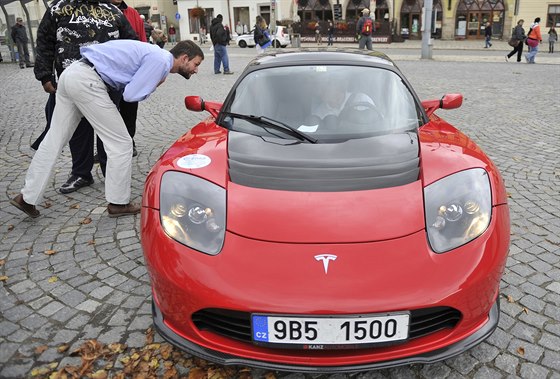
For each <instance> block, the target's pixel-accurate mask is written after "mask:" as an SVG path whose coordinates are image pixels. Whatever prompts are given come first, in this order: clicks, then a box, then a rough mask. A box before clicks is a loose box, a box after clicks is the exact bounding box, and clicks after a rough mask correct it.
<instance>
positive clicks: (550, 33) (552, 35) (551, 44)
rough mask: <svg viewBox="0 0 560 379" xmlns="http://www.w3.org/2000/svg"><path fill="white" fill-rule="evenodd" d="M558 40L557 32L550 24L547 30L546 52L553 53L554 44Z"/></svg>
mask: <svg viewBox="0 0 560 379" xmlns="http://www.w3.org/2000/svg"><path fill="white" fill-rule="evenodd" d="M556 41H558V33H556V29H554V26H551V27H550V29H549V31H548V53H549V54H553V53H554V44H555V43H556Z"/></svg>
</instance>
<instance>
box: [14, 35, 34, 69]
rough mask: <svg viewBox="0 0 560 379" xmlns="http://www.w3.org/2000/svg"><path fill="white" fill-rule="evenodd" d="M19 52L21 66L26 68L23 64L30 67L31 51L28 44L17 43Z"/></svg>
mask: <svg viewBox="0 0 560 379" xmlns="http://www.w3.org/2000/svg"><path fill="white" fill-rule="evenodd" d="M16 45H17V50H18V54H19V66H20V67H24V64H23V62H25V65H27V66H30V65H31V62H30V61H29V50H28V49H27V42H20V41H17V42H16Z"/></svg>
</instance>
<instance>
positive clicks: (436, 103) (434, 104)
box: [422, 93, 463, 117]
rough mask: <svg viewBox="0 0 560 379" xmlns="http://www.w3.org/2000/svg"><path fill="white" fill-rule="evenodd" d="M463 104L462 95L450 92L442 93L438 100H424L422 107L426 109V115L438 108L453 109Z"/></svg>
mask: <svg viewBox="0 0 560 379" xmlns="http://www.w3.org/2000/svg"><path fill="white" fill-rule="evenodd" d="M462 104H463V95H461V94H460V93H450V94H446V95H443V97H442V98H441V99H440V100H425V101H423V102H422V107H424V110H425V111H426V114H427V115H428V117H430V116H431V115H432V113H434V112H435V111H436V110H438V109H440V108H441V109H455V108H459V107H460V106H461V105H462Z"/></svg>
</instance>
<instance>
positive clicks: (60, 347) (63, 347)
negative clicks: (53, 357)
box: [56, 343, 70, 353]
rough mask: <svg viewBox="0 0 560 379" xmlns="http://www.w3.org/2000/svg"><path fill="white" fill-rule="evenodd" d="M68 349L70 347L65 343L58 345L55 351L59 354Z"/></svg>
mask: <svg viewBox="0 0 560 379" xmlns="http://www.w3.org/2000/svg"><path fill="white" fill-rule="evenodd" d="M69 347H70V345H68V344H67V343H65V344H62V345H60V346H59V347H58V348H57V349H56V350H57V351H58V352H59V353H64V352H65V351H66V350H68V348H69Z"/></svg>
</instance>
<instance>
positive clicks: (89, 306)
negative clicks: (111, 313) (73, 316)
mask: <svg viewBox="0 0 560 379" xmlns="http://www.w3.org/2000/svg"><path fill="white" fill-rule="evenodd" d="M100 305H101V303H99V302H97V301H95V300H86V301H84V302H83V303H81V304H79V305H78V306H76V309H78V310H80V311H85V312H88V313H92V312H94V311H95V310H96V309H97V308H98V307H99V306H100Z"/></svg>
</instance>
